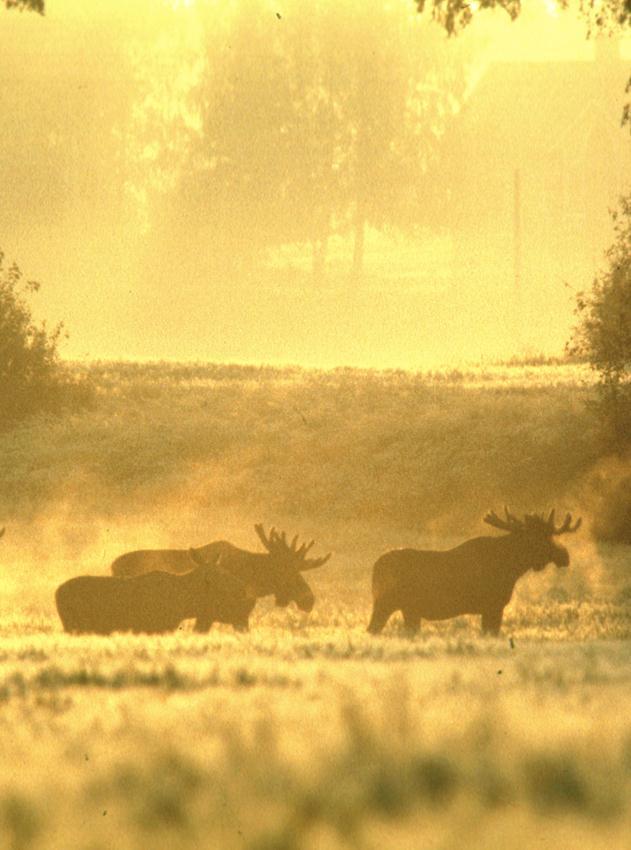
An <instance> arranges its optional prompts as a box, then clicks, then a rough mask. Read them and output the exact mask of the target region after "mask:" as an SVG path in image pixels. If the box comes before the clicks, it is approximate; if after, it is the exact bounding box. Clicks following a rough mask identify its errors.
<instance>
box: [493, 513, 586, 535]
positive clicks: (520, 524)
mask: <svg viewBox="0 0 631 850" xmlns="http://www.w3.org/2000/svg"><path fill="white" fill-rule="evenodd" d="M504 513H505V515H506V519H501V518H500V517H498V515H497V514H496V513H495V511H489V513H488V514H487V515H486V516H485V517H484V522H486V523H487V524H488V525H492V526H494V528H501V529H502V531H523V529H524V528H528V529H533V528H537V529H540V530H543V531H544V532H545V533H547V534H549V535H557V534H569V533H571V532H574V531H578V529H579V528H580V527H581V522H582V520H581V518H580V517H579V518H578V519H577V520H576V522H575V523H574V525H572V515H571V514H566V516H565V519H564V520H563V522H562V523H561V525H560V526H559V527H558V528H557V527H556V525H555V522H554V508H553V509H552V510H551V511H550V513H549V514H548V518H547V519H546V518H545V517H544V516H543V514H526V515H525V516H524V519H523V520H520V519H517V517H515V516H513V515H512V514H511V513H510V512H509V510H508V508H504Z"/></svg>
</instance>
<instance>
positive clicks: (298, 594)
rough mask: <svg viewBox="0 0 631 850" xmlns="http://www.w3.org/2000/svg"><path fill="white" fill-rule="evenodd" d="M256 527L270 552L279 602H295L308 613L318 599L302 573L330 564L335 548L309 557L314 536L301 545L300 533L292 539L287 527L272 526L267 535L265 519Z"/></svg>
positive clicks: (286, 603)
mask: <svg viewBox="0 0 631 850" xmlns="http://www.w3.org/2000/svg"><path fill="white" fill-rule="evenodd" d="M254 530H255V531H256V533H257V535H258V537H259V540H260V541H261V543H262V544H263V546H264V547H265V549H266V550H267V552H268V555H269V566H270V572H271V573H272V574H273V576H274V584H275V588H274V594H275V598H276V605H280V606H285V605H289V603H290V602H295V603H296V605H297V606H298V607H299V608H300V610H301V611H305V612H307V613H308V612H309V611H311V610H312V608H313V605H314V602H315V599H314V596H313V591H312V590H311V588H310V587H309V585H308V584H307V582H306V581H305V580H304V578H303V577H302V575H301V573H303V572H305V571H306V570H314V569H315V568H316V567H321V566H322V565H323V564H326V562H327V561H328V560H329V558H330V557H331V552H329V553H328V554H327V555H324V556H323V557H321V558H307V553H308V552H309V550H310V549H311V547H312V546H313V545H314V543H315V541H314V540H312V541H311V542H310V543H303V544H302V545H300V546H299V545H298V535H296V536H295V537H294V538H293V540H292V541H291V543H289V542H288V541H287V535H286V534H285V532H284V531H282V532H281V533H280V534H279V533H278V532H277V531H276V529H275V528H272V529H271V530H270V532H269V534H268V535H266V534H265V531H264V529H263V526H262V524H261V523H258V524H257V525H255V526H254Z"/></svg>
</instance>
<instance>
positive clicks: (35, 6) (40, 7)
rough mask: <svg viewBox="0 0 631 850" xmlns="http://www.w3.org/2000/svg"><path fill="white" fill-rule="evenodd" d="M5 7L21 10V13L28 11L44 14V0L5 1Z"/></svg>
mask: <svg viewBox="0 0 631 850" xmlns="http://www.w3.org/2000/svg"><path fill="white" fill-rule="evenodd" d="M4 5H5V7H6V8H7V9H19V11H20V12H22V11H24V10H27V11H29V12H39V14H40V15H43V14H44V0H4Z"/></svg>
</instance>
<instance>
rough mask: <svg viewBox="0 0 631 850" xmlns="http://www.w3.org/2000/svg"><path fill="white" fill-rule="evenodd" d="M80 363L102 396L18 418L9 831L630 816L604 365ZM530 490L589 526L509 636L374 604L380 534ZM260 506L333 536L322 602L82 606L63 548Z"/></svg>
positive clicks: (96, 833) (466, 844)
mask: <svg viewBox="0 0 631 850" xmlns="http://www.w3.org/2000/svg"><path fill="white" fill-rule="evenodd" d="M76 371H77V374H79V373H81V374H87V375H88V377H89V379H90V380H91V381H92V382H93V384H94V387H95V401H94V404H93V406H92V407H91V408H89V409H86V410H85V411H83V412H80V413H75V414H72V415H70V414H69V415H68V416H66V417H64V418H62V419H60V420H58V419H53V418H47V417H42V418H39V419H36V420H33V421H32V422H30V423H29V424H28V425H25V426H24V427H22V428H20V429H19V430H17V431H14V432H11V433H8V432H5V433H3V434H0V466H1V470H0V474H1V480H2V482H3V487H2V492H1V493H0V526H2V525H5V526H6V527H7V531H6V534H5V536H4V538H3V539H2V541H0V568H1V570H2V582H1V583H0V751H1V752H2V755H3V759H2V769H1V771H0V847H5V846H6V847H8V848H11V850H25V848H29V850H30V848H33V850H40V848H41V850H58V848H72V850H110V848H112V847H116V848H117V850H127V848H134V850H135V848H147V847H150V848H157V850H159V848H165V850H166V848H169V850H177V849H178V848H186V850H189V848H196V850H197V848H200V849H201V848H209V850H211V848H212V850H215V848H248V850H293V848H296V850H311V849H312V848H313V850H316V848H317V850H327V848H346V847H353V848H367V850H369V848H370V849H371V848H375V850H376V848H384V847H388V848H390V847H393V848H410V850H412V848H419V847H423V848H425V847H426V848H436V850H438V849H439V848H440V850H461V848H471V850H489V848H507V850H521V848H524V850H526V848H528V850H530V848H532V847H557V848H566V847H567V848H570V847H571V848H575V847H576V848H578V847H580V848H590V850H591V848H594V850H595V848H607V850H617V848H623V847H626V846H628V845H627V842H628V835H629V834H630V833H631V721H630V720H629V718H630V716H631V713H630V711H629V708H630V699H629V693H630V692H631V687H630V686H631V652H630V640H631V567H630V562H631V553H629V549H628V547H624V546H614V545H605V544H602V543H599V542H597V541H595V540H593V539H592V535H591V532H590V529H591V512H592V510H593V509H594V507H595V506H597V504H598V499H599V498H600V497H599V490H598V488H599V486H600V484H601V483H602V480H603V477H604V476H605V475H606V473H607V472H608V471H611V470H612V469H613V466H612V464H613V461H611V459H603V447H602V445H599V443H598V437H597V432H596V428H595V424H594V422H593V420H592V417H591V415H590V413H589V410H588V409H587V407H586V405H585V402H586V401H588V400H589V397H590V394H591V386H590V381H589V375H588V374H587V373H586V372H585V371H584V370H583V368H582V367H580V366H576V365H571V364H570V365H568V364H545V363H543V364H537V363H533V364H531V365H529V364H515V365H512V366H498V367H495V366H493V367H491V366H488V367H484V368H479V369H471V370H460V371H457V370H453V371H449V372H436V373H425V374H411V373H404V372H388V373H374V372H361V371H357V370H337V371H334V372H316V371H304V370H300V369H297V368H295V369H292V368H287V369H276V368H272V367H261V368H255V367H228V366H216V367H215V366H204V365H199V366H179V365H176V364H171V365H170V364H156V365H154V366H149V365H145V366H135V365H133V364H100V365H97V366H93V367H89V368H88V367H76ZM599 482H600V483H599ZM505 502H507V503H508V504H509V505H510V506H511V507H512V508H513V509H514V510H515V511H517V512H520V511H524V510H545V509H546V508H549V507H552V506H556V507H557V508H558V510H559V511H565V510H568V511H572V513H573V514H574V515H576V516H578V515H579V514H582V515H583V517H584V527H583V529H582V530H581V531H580V532H579V533H577V534H576V535H571V536H568V537H567V538H566V539H564V543H566V544H567V546H568V548H569V550H570V552H571V555H572V563H571V565H570V567H569V568H568V569H567V570H565V571H563V570H557V569H556V568H553V567H548V568H547V569H546V571H545V572H544V573H542V574H538V575H534V574H530V575H528V576H526V577H525V578H524V579H522V580H521V581H520V582H519V583H518V585H517V590H516V593H515V596H514V598H513V601H512V602H511V604H510V605H509V606H508V608H507V611H506V617H505V621H504V626H503V629H502V634H501V636H500V637H499V638H482V637H481V636H480V635H479V623H478V622H477V621H476V620H474V618H466V617H463V618H458V619H455V620H451V621H448V622H445V623H429V624H425V623H424V624H423V626H422V630H421V634H420V635H419V636H418V637H416V638H414V639H409V638H407V637H405V635H404V634H403V633H402V632H401V629H400V622H399V621H398V619H397V618H394V619H393V622H392V623H391V624H390V625H389V626H388V627H387V628H386V630H385V632H384V634H383V635H382V636H380V637H378V638H374V637H370V636H369V635H367V634H366V632H365V628H366V624H367V622H368V618H369V615H370V604H371V600H370V568H371V565H372V563H373V562H374V560H375V559H376V557H377V556H378V555H379V554H381V552H383V551H384V550H385V549H388V548H392V547H394V546H399V545H414V546H418V547H424V546H435V547H437V548H442V547H447V546H449V545H452V544H454V543H455V542H457V541H459V540H462V539H464V538H465V537H466V536H468V535H470V534H479V533H484V529H485V526H484V525H483V523H482V522H481V517H482V515H483V514H484V513H485V512H486V510H488V509H489V508H495V509H498V510H499V509H501V507H502V505H503V504H504V503H505ZM255 522H263V523H264V525H265V526H266V527H268V528H269V527H270V526H272V525H276V526H277V527H279V528H284V529H286V530H287V531H288V532H289V533H292V534H293V533H298V534H300V535H301V539H310V538H311V537H314V538H315V539H316V545H315V547H314V550H313V551H314V554H321V553H324V552H327V551H329V550H332V551H333V557H332V559H331V561H330V562H329V563H328V564H327V565H326V566H324V567H322V568H321V569H318V570H314V571H313V572H312V573H309V574H307V575H308V580H309V582H310V584H311V585H312V587H313V590H314V593H315V595H316V606H315V608H314V610H313V612H312V613H311V614H310V615H305V614H301V613H299V612H298V611H296V610H295V609H294V608H293V607H290V608H288V609H278V608H274V607H273V606H272V604H271V600H269V599H266V600H264V601H262V602H260V603H259V605H258V606H257V608H256V610H255V614H254V616H253V618H252V622H251V629H250V631H249V633H247V634H236V633H234V632H233V631H232V630H231V629H230V628H228V627H221V628H220V627H215V628H214V629H212V630H211V632H210V633H209V634H208V635H198V634H195V633H193V632H192V631H191V630H190V624H188V623H185V624H184V625H183V627H182V628H181V629H180V630H179V631H178V632H177V633H175V634H173V635H169V636H163V637H147V636H125V635H114V636H112V637H107V638H105V637H103V638H99V637H75V636H68V635H65V634H64V633H63V632H62V630H61V626H60V623H59V621H58V618H57V616H56V612H55V610H54V603H53V593H54V589H55V587H56V586H57V584H59V583H60V582H61V581H62V580H64V579H65V578H68V577H69V576H71V575H76V574H79V573H106V572H107V570H108V567H109V563H110V562H111V560H112V559H113V558H114V557H115V556H116V555H118V554H120V553H121V552H122V551H125V550H126V549H132V548H136V547H138V546H164V545H177V546H188V545H200V544H202V543H205V542H207V541H209V540H212V539H217V538H220V537H225V538H228V539H230V540H232V541H233V542H235V543H237V544H239V545H242V546H246V547H249V548H252V549H255V548H258V542H257V540H256V536H255V534H254V531H253V525H254V523H255ZM491 533H492V532H491Z"/></svg>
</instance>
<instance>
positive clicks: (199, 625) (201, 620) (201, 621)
mask: <svg viewBox="0 0 631 850" xmlns="http://www.w3.org/2000/svg"><path fill="white" fill-rule="evenodd" d="M212 624H213V619H212V617H208V616H204V617H198V618H197V619H196V620H195V626H194V627H193V628H194V631H196V632H209V631H210V627H211V626H212Z"/></svg>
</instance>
